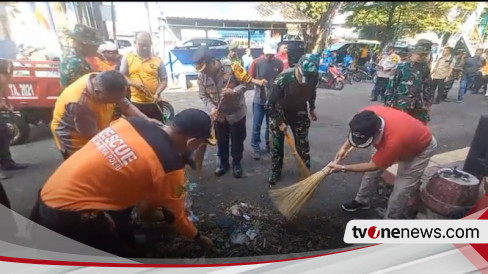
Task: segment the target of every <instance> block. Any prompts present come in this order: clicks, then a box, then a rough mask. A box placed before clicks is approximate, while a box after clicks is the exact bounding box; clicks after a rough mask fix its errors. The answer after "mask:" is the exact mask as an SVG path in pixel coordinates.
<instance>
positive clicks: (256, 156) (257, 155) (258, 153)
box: [252, 150, 261, 160]
mask: <svg viewBox="0 0 488 274" xmlns="http://www.w3.org/2000/svg"><path fill="white" fill-rule="evenodd" d="M252 158H253V159H254V160H260V159H261V152H259V151H256V150H255V151H254V153H253V154H252Z"/></svg>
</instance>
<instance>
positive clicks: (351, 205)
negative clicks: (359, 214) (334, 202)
mask: <svg viewBox="0 0 488 274" xmlns="http://www.w3.org/2000/svg"><path fill="white" fill-rule="evenodd" d="M342 209H344V210H345V211H347V212H354V211H357V210H359V209H369V205H363V204H361V203H358V202H356V200H352V201H350V202H347V203H345V204H343V205H342Z"/></svg>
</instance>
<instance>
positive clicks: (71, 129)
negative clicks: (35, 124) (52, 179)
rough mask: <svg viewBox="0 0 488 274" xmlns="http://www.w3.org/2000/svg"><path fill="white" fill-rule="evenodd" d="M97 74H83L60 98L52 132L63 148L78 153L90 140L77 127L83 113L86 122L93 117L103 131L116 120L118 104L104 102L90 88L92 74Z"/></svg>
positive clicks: (62, 149) (57, 102)
mask: <svg viewBox="0 0 488 274" xmlns="http://www.w3.org/2000/svg"><path fill="white" fill-rule="evenodd" d="M94 74H96V73H88V74H85V75H84V76H82V77H80V78H79V79H78V80H76V81H75V82H74V83H73V84H71V85H69V86H67V87H66V88H65V89H64V90H63V92H62V93H61V95H60V96H59V97H58V99H57V100H56V105H55V106H54V113H53V121H52V122H51V131H52V133H53V136H54V141H55V143H56V146H57V147H58V149H59V150H61V151H67V152H75V151H77V150H79V149H80V148H82V147H83V146H84V145H85V144H86V143H87V142H88V141H89V140H90V138H88V137H86V136H84V135H83V134H82V133H81V132H80V131H79V130H78V129H77V125H79V123H80V121H79V119H80V116H83V117H82V118H83V119H84V120H85V121H89V120H90V119H91V120H92V123H93V125H95V124H96V126H97V128H98V129H99V130H102V129H104V128H106V127H108V126H109V125H110V122H111V121H112V117H113V115H114V109H115V104H104V103H100V102H98V101H96V100H95V99H94V98H93V97H92V96H91V95H90V94H89V93H88V92H87V91H86V87H87V84H88V81H89V79H90V76H92V75H94Z"/></svg>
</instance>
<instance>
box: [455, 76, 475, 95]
mask: <svg viewBox="0 0 488 274" xmlns="http://www.w3.org/2000/svg"><path fill="white" fill-rule="evenodd" d="M475 77H476V75H466V74H464V75H463V77H462V78H461V85H460V87H459V93H458V101H462V100H463V97H464V95H465V94H466V92H467V91H468V87H470V86H471V85H472V84H473V82H474V79H475Z"/></svg>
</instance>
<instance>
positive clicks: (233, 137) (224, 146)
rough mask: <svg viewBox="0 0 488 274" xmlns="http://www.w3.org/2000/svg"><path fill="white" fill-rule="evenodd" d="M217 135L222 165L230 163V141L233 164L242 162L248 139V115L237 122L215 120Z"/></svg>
mask: <svg viewBox="0 0 488 274" xmlns="http://www.w3.org/2000/svg"><path fill="white" fill-rule="evenodd" d="M214 127H215V137H217V147H218V155H219V159H220V164H221V165H226V164H228V163H229V141H230V154H231V155H232V164H234V165H236V164H240V163H241V160H242V153H243V151H244V140H246V117H245V116H244V118H242V119H241V120H240V121H239V122H237V123H235V124H229V122H227V121H225V122H218V121H216V122H215V125H214Z"/></svg>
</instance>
